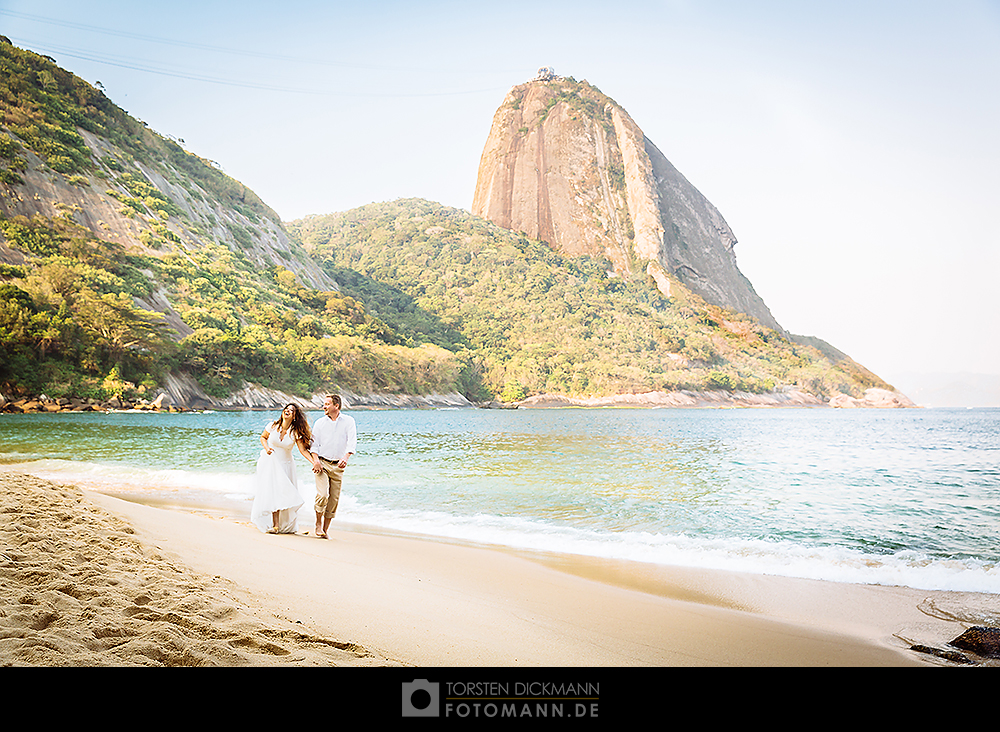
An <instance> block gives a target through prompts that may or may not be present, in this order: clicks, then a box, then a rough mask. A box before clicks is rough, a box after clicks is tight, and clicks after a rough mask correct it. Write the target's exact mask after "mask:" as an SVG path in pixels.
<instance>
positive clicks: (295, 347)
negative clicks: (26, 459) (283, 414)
mask: <svg viewBox="0 0 1000 732" xmlns="http://www.w3.org/2000/svg"><path fill="white" fill-rule="evenodd" d="M669 292H670V296H669V297H667V296H665V295H663V294H662V288H661V289H658V288H657V286H656V283H655V282H653V281H652V280H651V279H650V280H643V279H642V278H641V277H637V278H631V279H628V280H623V279H621V278H619V277H616V276H613V273H612V268H611V267H610V263H609V262H607V261H605V260H603V259H595V258H590V257H580V258H567V257H564V256H562V255H559V254H557V253H555V252H554V251H553V250H552V249H551V248H550V247H548V246H547V245H545V244H543V243H541V242H538V241H535V240H530V239H527V238H525V237H523V236H521V235H518V234H515V233H512V232H510V231H508V230H506V229H502V228H499V227H498V226H496V225H494V224H492V223H489V222H487V221H486V220H484V219H480V218H478V217H475V216H472V215H471V214H469V213H467V212H465V211H460V210H456V209H451V208H446V207H443V206H440V205H438V204H435V203H431V202H428V201H423V200H417V199H413V200H401V201H396V202H392V203H379V204H371V205H369V206H364V207H362V208H359V209H356V210H353V211H348V212H346V213H339V214H332V215H329V216H316V217H311V218H309V219H306V220H302V221H298V222H293V223H291V224H283V223H282V222H281V221H280V220H279V219H278V217H277V216H276V215H275V213H274V212H273V211H272V210H271V209H270V208H269V207H268V206H267V205H266V204H264V203H263V202H262V201H261V200H260V199H259V198H258V197H257V196H256V195H254V194H253V192H252V191H250V190H248V189H247V188H246V187H245V186H243V185H242V184H241V183H239V182H238V181H236V180H233V179H232V178H230V177H229V176H227V175H225V174H224V173H223V172H222V171H221V170H220V169H219V167H218V166H217V165H215V164H213V163H212V162H210V161H207V160H204V159H202V158H200V157H198V156H197V155H195V154H193V153H191V152H188V151H187V150H185V149H184V147H183V144H182V141H179V140H173V139H169V138H166V137H164V136H162V135H160V134H158V133H156V132H154V131H152V130H150V129H149V128H148V127H147V126H146V125H145V124H144V123H142V122H140V121H138V120H136V119H134V118H132V117H130V116H129V115H128V114H127V113H126V112H124V111H123V110H121V109H120V108H119V107H117V106H116V105H115V104H114V103H113V102H112V101H111V100H109V99H108V98H107V97H106V96H105V95H104V93H103V92H102V91H101V90H100V89H97V88H94V87H93V86H91V85H89V84H87V83H86V82H84V81H83V80H82V79H79V78H78V77H76V76H74V75H73V74H71V73H69V72H66V71H65V70H63V69H60V68H59V67H58V66H57V65H56V64H55V63H54V62H53V61H52V60H51V59H48V58H46V57H44V56H40V55H37V54H34V53H31V52H29V51H24V50H21V49H18V48H16V47H14V46H13V45H11V44H10V43H9V42H8V41H7V40H6V39H5V38H3V37H0V406H2V405H3V403H4V399H5V398H6V399H7V400H10V399H12V398H16V397H24V396H31V395H39V394H42V393H44V394H46V395H47V396H49V397H51V398H53V399H57V398H70V397H77V398H92V399H97V400H101V399H109V398H112V397H114V398H117V399H118V400H120V401H121V402H123V403H130V402H135V401H137V400H143V399H145V400H151V399H152V398H154V397H155V396H156V395H157V394H160V393H161V392H162V390H163V388H164V387H165V386H167V387H169V388H170V390H171V391H170V393H171V394H172V395H173V394H176V393H178V392H179V391H183V392H184V393H185V394H188V395H193V396H192V399H195V400H198V399H200V400H201V401H200V402H197V403H200V404H202V405H203V406H209V405H211V404H214V405H222V404H229V405H231V406H240V405H241V404H242V405H244V406H246V405H248V404H249V402H248V401H247V400H248V399H249V398H250V397H244V396H241V395H245V394H249V393H251V392H253V391H254V390H255V389H257V387H267V388H270V389H274V390H280V391H281V392H284V393H286V394H293V395H296V396H298V397H301V398H303V399H306V398H309V397H313V396H314V395H315V394H316V393H318V392H322V391H326V390H329V389H340V390H348V391H350V392H353V393H355V394H379V395H386V394H389V395H426V394H452V393H455V392H458V393H460V394H462V395H464V396H465V397H466V398H467V399H469V400H471V401H485V400H491V399H494V398H497V397H499V398H502V399H504V400H508V401H518V400H520V399H522V398H524V397H526V396H531V395H536V394H542V393H553V394H559V395H563V396H594V395H609V394H620V393H637V392H645V391H670V390H676V389H690V390H709V391H712V392H713V393H715V394H721V393H727V392H732V391H737V390H740V391H744V392H752V393H767V392H771V391H772V390H773V391H779V392H780V391H781V390H786V389H788V388H792V387H798V388H799V389H801V390H803V391H806V392H808V393H810V394H813V395H816V396H817V397H821V398H823V399H827V398H829V397H830V396H833V395H835V394H837V393H838V392H840V393H843V394H849V395H851V396H854V397H861V396H862V395H863V393H864V390H865V389H866V388H868V387H872V386H874V387H887V385H886V384H884V383H883V382H882V381H881V380H880V379H878V378H877V377H876V376H874V375H873V374H871V373H870V372H868V371H866V370H865V369H863V368H862V367H860V366H858V365H857V364H855V363H854V362H853V361H851V360H850V359H849V358H847V357H845V356H843V354H840V353H838V352H836V351H834V350H833V349H829V348H825V344H823V343H822V342H820V341H816V342H815V343H816V345H818V346H820V348H824V350H825V352H826V354H827V355H824V353H823V352H821V350H818V349H817V348H814V347H811V346H808V345H796V344H794V343H792V342H789V341H788V340H786V338H785V337H784V336H782V335H781V334H780V333H778V332H775V331H772V330H770V329H768V328H765V327H762V326H761V325H760V324H759V323H758V322H757V321H756V320H754V319H752V318H750V317H749V316H745V315H740V314H737V313H734V312H730V311H726V310H723V309H722V308H720V307H717V306H713V305H708V304H706V303H705V302H704V301H703V300H702V299H701V298H699V297H697V296H696V295H693V294H691V292H690V291H689V290H688V289H686V288H685V287H684V286H683V285H682V284H681V283H680V282H674V283H672V285H671V287H670V288H669ZM178 385H180V386H178ZM181 387H183V388H181ZM259 392H260V390H257V392H255V393H259ZM280 396H281V395H278V396H276V397H274V398H278V397H280ZM213 400H215V401H213ZM220 400H224V401H220ZM241 400H242V401H241Z"/></svg>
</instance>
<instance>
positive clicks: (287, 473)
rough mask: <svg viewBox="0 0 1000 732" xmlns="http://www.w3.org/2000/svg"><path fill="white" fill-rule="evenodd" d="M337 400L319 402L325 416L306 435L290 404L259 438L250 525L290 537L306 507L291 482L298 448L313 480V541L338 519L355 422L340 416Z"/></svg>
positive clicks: (301, 419)
mask: <svg viewBox="0 0 1000 732" xmlns="http://www.w3.org/2000/svg"><path fill="white" fill-rule="evenodd" d="M340 407H341V401H340V397H339V396H338V395H336V394H328V395H327V396H326V398H324V400H323V412H324V414H323V416H322V417H320V418H319V419H317V420H316V422H315V423H314V424H313V428H312V430H311V431H310V429H309V423H308V422H307V421H306V417H305V415H304V414H303V413H302V410H301V409H299V407H298V405H297V404H288V405H286V406H285V408H284V409H282V410H281V414H280V415H279V416H278V418H277V419H276V420H274V421H273V422H271V423H270V424H269V425H268V426H267V427H265V428H264V431H263V432H262V433H261V435H260V442H261V444H262V445H263V446H264V449H263V450H262V451H261V453H260V458H259V459H258V460H257V475H256V478H255V485H254V499H253V507H252V508H251V509H250V519H251V520H252V521H253V523H254V524H255V525H256V526H257V528H259V529H260V530H261V531H265V532H267V533H269V534H294V533H295V532H296V531H297V529H298V522H297V517H298V511H299V508H300V507H301V506H302V504H303V503H305V501H304V500H303V498H302V495H301V494H300V493H299V487H298V481H297V480H296V479H295V464H294V463H293V462H292V448H294V447H298V449H299V452H300V453H302V456H303V457H305V459H306V460H308V461H309V463H310V464H311V465H312V471H313V473H314V474H315V475H316V499H315V501H314V504H313V506H314V509H315V512H316V529H315V532H316V536H318V537H320V538H321V539H325V538H327V531H329V529H330V522H331V521H332V520H333V517H334V516H335V515H336V513H337V504H338V503H339V502H340V488H341V485H342V483H343V479H344V468H346V467H347V461H348V459H349V458H350V457H351V455H353V454H354V451H355V448H356V447H357V428H356V426H355V424H354V419H353V418H352V417H348V416H347V415H346V414H341V413H340Z"/></svg>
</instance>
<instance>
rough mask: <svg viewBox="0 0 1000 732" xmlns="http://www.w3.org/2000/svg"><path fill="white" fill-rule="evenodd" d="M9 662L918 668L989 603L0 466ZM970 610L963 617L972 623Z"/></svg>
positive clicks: (1, 652) (2, 606)
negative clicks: (214, 499)
mask: <svg viewBox="0 0 1000 732" xmlns="http://www.w3.org/2000/svg"><path fill="white" fill-rule="evenodd" d="M0 483H2V485H3V489H4V490H3V494H2V496H3V497H2V499H0V576H2V577H3V583H2V589H0V665H13V666H163V665H167V666H175V665H197V666H404V667H405V666H438V667H513V666H517V667H611V666H614V667H627V666H631V667H662V666H851V667H853V666H914V665H917V666H919V665H945V664H946V662H944V661H942V660H940V659H937V658H934V657H932V656H927V655H925V654H920V653H916V652H914V651H912V650H909V645H911V644H912V643H921V644H926V645H940V644H942V643H944V642H945V641H947V640H950V639H952V638H954V637H956V636H958V635H959V634H960V633H961V632H962V631H963V630H964V629H965V627H967V625H969V624H970V623H969V622H968V619H970V618H975V617H976V613H978V612H980V611H981V610H982V609H983V608H989V607H991V606H992V605H995V597H994V596H990V595H976V594H973V593H949V592H931V591H924V590H912V589H907V588H891V587H875V586H862V585H845V584H838V583H830V582H820V581H811V580H798V579H788V578H782V577H763V576H757V575H742V574H737V573H727V572H717V571H705V570H689V569H682V568H670V567H660V566H653V565H642V564H632V563H623V562H607V561H600V560H592V559H588V558H581V557H568V556H544V555H531V556H529V555H519V554H517V553H514V552H509V551H503V550H498V549H491V548H483V547H474V546H463V545H457V544H451V543H444V542H437V541H431V540H425V539H421V538H416V537H402V536H395V535H384V534H377V533H369V532H363V531H359V530H356V529H351V528H350V527H345V526H344V525H338V523H337V521H336V520H335V521H334V525H333V527H332V530H331V533H330V538H329V539H327V540H323V539H319V538H317V537H314V536H312V535H310V534H307V533H304V532H302V533H299V534H293V535H277V536H275V535H267V534H262V533H260V532H259V531H258V530H257V529H256V528H255V527H253V525H252V524H250V523H249V521H246V522H240V521H232V520H228V519H224V518H219V517H212V516H206V515H199V514H198V513H195V512H185V511H178V510H170V509H164V508H157V507H153V506H147V505H142V504H138V503H134V502H129V501H125V500H122V499H121V498H118V497H114V496H110V495H104V494H99V493H95V492H92V491H89V490H81V489H79V488H76V487H73V486H59V485H56V484H53V483H50V482H48V481H45V480H42V479H39V478H35V477H31V476H27V475H23V474H19V473H13V472H4V473H0ZM963 621H964V622H963Z"/></svg>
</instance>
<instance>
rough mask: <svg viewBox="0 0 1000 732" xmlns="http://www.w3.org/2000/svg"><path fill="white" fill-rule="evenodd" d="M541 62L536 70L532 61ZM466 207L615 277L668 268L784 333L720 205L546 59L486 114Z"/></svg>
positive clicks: (659, 273) (663, 276) (662, 282)
mask: <svg viewBox="0 0 1000 732" xmlns="http://www.w3.org/2000/svg"><path fill="white" fill-rule="evenodd" d="M543 71H544V72H545V73H542V72H543ZM472 213H474V214H476V215H477V216H482V217H483V218H486V219H489V220H490V221H492V222H494V223H495V224H497V225H499V226H502V227H504V228H507V229H512V230H515V231H521V232H523V233H524V234H526V235H527V236H529V237H532V238H537V239H540V240H542V241H545V242H548V243H549V244H550V245H551V246H553V247H554V248H555V249H557V250H558V251H560V252H562V253H564V254H568V255H571V256H574V255H584V254H587V255H592V256H599V257H606V258H607V259H608V260H610V261H611V263H612V265H613V267H614V269H615V271H616V272H617V273H618V274H619V275H622V276H626V277H627V276H633V275H635V274H639V273H645V274H648V275H650V276H652V277H653V278H654V279H655V280H656V282H657V285H658V286H659V288H660V290H661V291H663V293H664V294H666V295H669V294H670V284H671V278H675V279H676V280H677V281H679V282H681V283H682V284H684V285H685V286H687V287H688V288H690V289H691V290H692V291H694V292H695V293H697V294H698V295H700V296H701V297H703V298H705V300H706V301H708V302H710V303H713V304H715V305H719V306H722V307H726V308H731V309H733V310H737V311H739V312H743V313H746V314H748V315H752V316H754V317H755V318H757V320H759V321H760V322H761V324H763V325H765V326H767V327H769V328H774V329H776V330H778V331H781V332H784V331H783V329H782V328H781V326H780V325H778V323H777V321H776V320H775V319H774V316H772V315H771V312H770V310H768V308H767V306H766V305H765V304H764V301H763V300H762V299H761V298H760V297H759V296H758V295H757V293H756V292H754V289H753V286H752V285H751V284H750V282H749V280H747V279H746V277H744V276H743V274H742V273H741V272H740V271H739V268H738V267H737V266H736V255H735V251H734V247H735V245H736V237H735V236H734V235H733V232H732V230H731V229H730V228H729V225H728V224H727V223H726V221H725V219H724V218H723V217H722V214H720V213H719V211H718V210H717V209H716V208H715V207H714V206H713V205H712V204H711V203H710V202H709V201H708V200H707V199H706V198H705V197H704V196H703V195H702V194H701V193H700V192H699V191H698V190H697V189H696V188H695V187H694V186H693V185H691V183H690V182H689V181H688V180H687V179H686V178H685V177H684V176H683V175H681V174H680V172H679V171H678V170H677V169H676V168H675V167H674V166H673V165H671V163H670V161H669V160H667V158H666V157H665V156H664V155H663V154H662V153H661V152H660V151H659V150H658V149H657V147H656V146H655V145H654V144H653V143H652V142H651V141H650V140H649V139H648V138H647V137H646V136H645V135H644V134H643V132H642V130H641V129H640V128H639V126H638V125H637V124H636V123H635V121H634V120H633V119H632V118H631V117H630V116H629V115H628V113H627V112H626V111H625V110H624V109H622V108H621V107H620V106H619V105H618V104H617V103H616V102H615V101H614V100H612V99H610V98H609V97H607V96H606V95H604V94H603V93H602V92H600V91H599V90H598V89H596V88H595V87H593V86H591V85H590V84H588V83H587V82H586V81H581V82H577V81H576V80H574V79H572V78H570V77H558V76H556V75H555V73H554V72H553V71H552V70H551V69H543V70H540V72H539V74H538V76H537V77H536V78H535V79H534V80H532V81H530V82H527V83H525V84H520V85H518V86H515V87H513V88H512V89H511V90H510V91H509V92H508V93H507V96H506V98H505V99H504V101H503V104H501V105H500V108H499V109H498V110H497V112H496V114H495V115H494V117H493V126H492V129H491V130H490V134H489V137H488V138H487V141H486V146H485V148H484V149H483V154H482V158H481V160H480V164H479V176H478V180H477V183H476V191H475V195H474V198H473V202H472Z"/></svg>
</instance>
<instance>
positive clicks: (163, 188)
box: [0, 128, 338, 337]
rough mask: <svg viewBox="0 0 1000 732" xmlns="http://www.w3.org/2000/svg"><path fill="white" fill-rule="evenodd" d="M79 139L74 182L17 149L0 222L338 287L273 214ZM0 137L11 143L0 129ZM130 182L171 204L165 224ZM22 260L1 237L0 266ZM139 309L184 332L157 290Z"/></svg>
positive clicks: (0, 194) (165, 164) (0, 203)
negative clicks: (82, 233) (216, 255)
mask: <svg viewBox="0 0 1000 732" xmlns="http://www.w3.org/2000/svg"><path fill="white" fill-rule="evenodd" d="M78 132H79V134H80V136H81V137H82V138H83V140H84V141H85V142H86V144H87V147H88V149H89V150H90V154H91V158H92V160H93V162H94V170H93V172H92V173H89V174H88V175H76V176H66V175H62V174H59V173H56V172H54V171H53V170H51V169H50V168H49V167H48V166H46V165H45V164H44V162H43V161H42V160H41V159H40V158H39V157H38V156H37V155H35V154H34V153H33V152H31V151H30V150H28V149H27V148H26V147H23V146H22V149H21V151H20V153H19V154H20V155H21V156H22V157H23V158H24V161H25V164H24V169H23V170H22V171H21V172H20V174H19V175H20V178H21V180H22V182H20V183H5V182H0V216H3V217H7V218H13V217H15V216H24V217H26V218H29V219H30V218H31V217H33V216H35V215H40V216H43V217H45V218H47V219H57V218H62V219H66V220H68V221H71V222H73V223H75V224H77V225H79V226H81V227H83V228H85V229H87V230H89V231H90V232H91V234H93V236H94V237H96V238H98V239H102V240H104V241H109V242H114V243H116V244H119V245H121V246H123V247H124V248H125V249H126V250H127V251H130V252H139V253H144V254H151V255H153V256H159V255H162V252H163V251H165V250H168V249H170V248H171V247H172V246H173V245H176V247H177V249H178V250H180V251H183V252H185V253H187V252H196V251H198V250H200V249H202V248H204V247H205V246H206V245H208V244H222V245H224V246H226V247H228V248H229V249H231V250H233V251H234V252H237V253H238V255H239V256H241V257H246V258H248V259H249V260H250V261H251V262H253V263H254V265H255V266H257V267H259V268H260V269H266V268H268V267H272V266H282V267H285V268H286V269H288V270H291V271H292V272H294V273H295V274H296V275H297V276H298V277H299V279H300V280H301V281H302V282H303V283H305V284H307V285H309V286H311V287H314V288H316V289H319V290H337V289H338V287H337V284H336V282H334V281H333V280H332V279H331V278H330V277H329V276H328V275H327V274H326V273H325V272H324V271H323V270H322V268H321V267H320V266H319V265H318V264H317V263H316V262H315V261H313V260H312V259H310V258H309V257H308V256H307V255H306V254H305V252H304V251H303V250H302V249H301V247H299V246H298V245H297V244H295V243H294V242H292V240H291V239H290V238H289V237H288V234H287V233H286V232H285V229H284V227H283V226H282V224H281V223H280V221H279V220H278V218H277V215H276V214H275V215H274V217H273V218H271V217H269V216H264V215H258V214H256V213H255V212H253V211H252V210H250V209H249V208H247V207H244V210H239V209H237V208H234V207H233V206H230V205H226V204H225V203H224V202H221V201H219V200H214V199H213V198H212V196H211V195H210V194H209V193H208V192H207V191H205V190H204V189H203V188H201V187H200V186H199V184H198V182H197V181H196V180H194V179H192V178H191V177H190V176H187V175H186V174H185V172H184V171H183V170H179V169H177V168H175V167H173V166H172V165H171V164H170V162H169V161H167V160H160V161H158V162H157V164H156V165H153V164H151V163H143V162H140V161H138V160H135V159H134V158H133V157H132V156H131V155H130V154H128V153H126V152H124V151H122V150H121V149H119V148H118V147H117V146H115V145H114V144H113V143H111V142H109V141H108V140H106V139H104V138H101V137H98V136H97V135H94V134H92V133H90V132H87V131H86V130H83V129H78ZM0 135H6V136H9V137H11V138H13V139H16V136H15V135H13V133H11V132H9V131H4V130H2V128H0ZM135 181H139V183H140V184H141V185H149V186H151V187H152V188H155V189H156V190H157V191H159V192H160V193H161V194H162V195H163V196H164V197H165V198H166V199H168V200H169V202H170V203H172V204H173V206H174V207H175V208H174V209H172V211H173V212H172V213H170V214H169V215H167V217H166V218H165V219H164V218H163V217H162V214H160V213H159V211H157V210H156V209H155V204H148V202H146V203H145V204H142V205H139V204H138V203H136V202H137V201H138V200H139V199H138V198H137V197H136V196H133V195H132V193H131V192H130V190H129V186H130V185H131V186H132V187H133V190H135V185H136V184H135ZM123 201H124V202H131V203H132V204H133V205H132V206H129V205H126V204H123ZM147 205H148V206H149V207H148V208H147V207H146V206H147ZM137 208H138V209H140V211H137V210H136V209H137ZM23 259H24V258H23V255H20V253H18V252H16V250H13V249H11V248H8V247H6V246H4V244H3V241H2V236H0V261H2V262H5V263H10V264H21V263H22V262H23ZM137 304H138V305H140V306H141V307H144V308H146V309H148V310H155V311H157V312H162V313H164V314H165V315H166V316H167V322H168V323H169V324H170V325H171V327H172V328H173V329H174V331H175V332H176V333H177V334H178V337H183V336H184V335H187V333H190V329H189V328H187V327H186V326H185V325H184V324H183V322H182V321H181V320H180V317H179V316H178V315H177V313H176V312H174V311H173V309H172V308H171V307H170V304H169V302H168V301H167V297H166V293H165V291H163V290H162V289H159V290H158V292H157V293H156V295H155V296H154V298H153V299H152V301H138V302H137Z"/></svg>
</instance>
